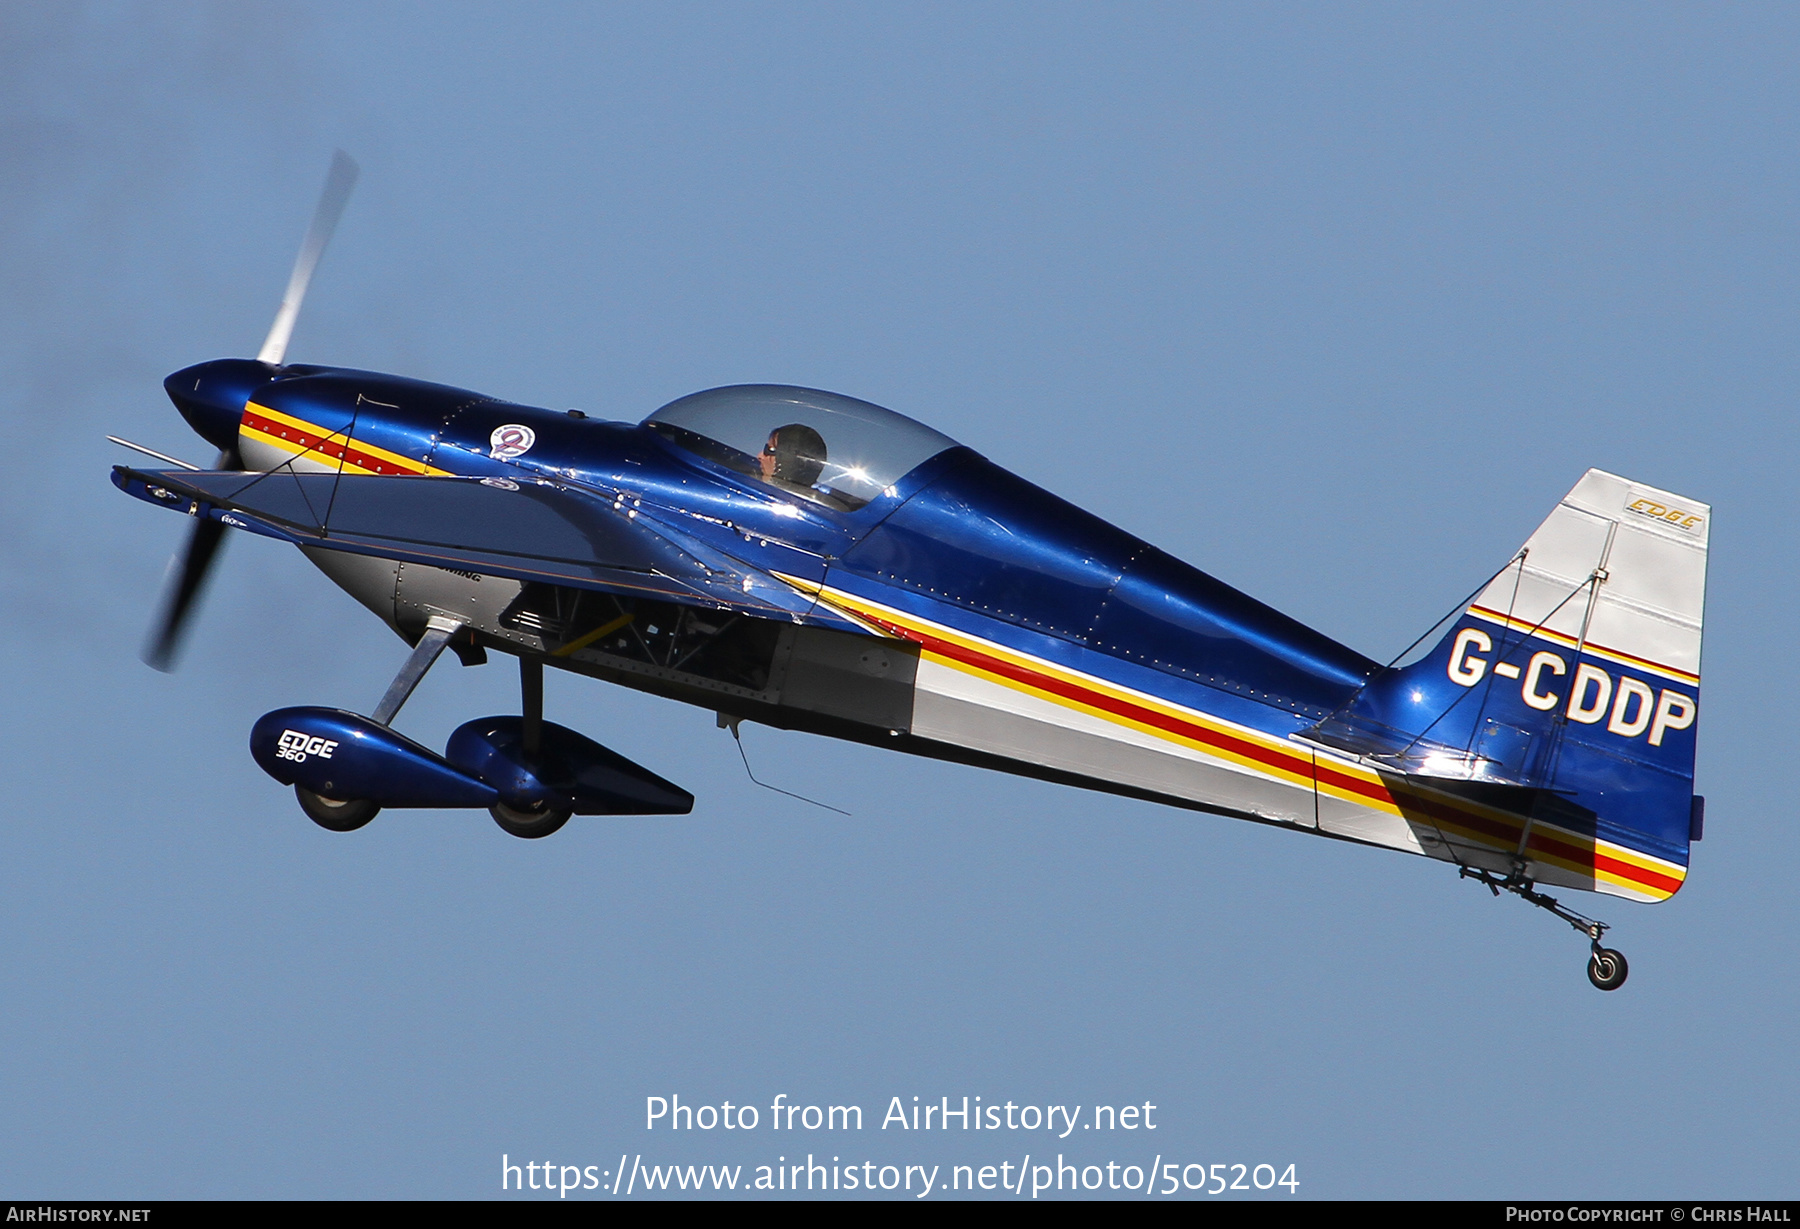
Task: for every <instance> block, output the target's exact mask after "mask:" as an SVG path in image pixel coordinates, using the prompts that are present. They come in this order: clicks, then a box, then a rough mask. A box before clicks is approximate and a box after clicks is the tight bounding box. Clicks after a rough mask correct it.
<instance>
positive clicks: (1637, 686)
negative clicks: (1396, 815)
mask: <svg viewBox="0 0 1800 1229" xmlns="http://www.w3.org/2000/svg"><path fill="white" fill-rule="evenodd" d="M1711 520H1712V509H1711V508H1710V507H1708V506H1707V505H1705V504H1702V503H1698V502H1696V501H1694V500H1690V499H1684V498H1682V497H1680V496H1677V495H1672V494H1670V493H1668V492H1666V491H1659V490H1656V489H1655V488H1653V487H1647V486H1644V485H1642V484H1640V483H1635V482H1630V481H1628V480H1626V479H1624V478H1618V477H1615V476H1614V475H1612V474H1607V473H1603V472H1601V471H1600V470H1597V469H1591V470H1589V471H1588V472H1587V473H1586V474H1585V475H1584V476H1583V477H1582V479H1581V481H1580V482H1578V483H1576V484H1575V489H1574V490H1572V491H1570V492H1569V493H1568V495H1566V496H1564V498H1563V500H1562V502H1561V503H1560V504H1558V505H1557V507H1556V509H1555V510H1554V511H1553V512H1551V513H1550V516H1549V518H1548V519H1546V520H1545V521H1544V523H1543V524H1542V525H1540V526H1538V529H1537V532H1536V533H1534V534H1532V535H1531V539H1530V540H1529V541H1528V542H1526V543H1525V546H1524V547H1523V548H1522V549H1521V550H1520V551H1519V553H1518V555H1516V556H1515V557H1514V559H1513V561H1512V562H1511V563H1510V564H1508V565H1507V566H1506V567H1505V568H1503V569H1502V570H1501V571H1500V572H1499V573H1498V574H1497V575H1495V577H1494V578H1493V579H1492V580H1491V581H1490V582H1489V583H1488V584H1487V586H1486V587H1485V588H1483V589H1482V591H1481V592H1480V594H1479V595H1478V596H1477V597H1476V598H1475V599H1474V601H1472V602H1471V603H1470V604H1469V605H1468V606H1467V607H1466V608H1464V609H1463V610H1462V612H1461V613H1460V614H1459V615H1458V617H1457V618H1456V620H1455V622H1454V624H1453V625H1452V626H1451V628H1450V631H1449V633H1448V634H1447V635H1445V637H1444V638H1443V639H1442V640H1441V641H1440V642H1439V643H1438V645H1437V647H1436V648H1435V649H1434V650H1433V651H1432V652H1431V653H1430V654H1428V655H1427V656H1426V657H1425V658H1423V659H1421V660H1420V661H1418V662H1416V663H1414V664H1412V665H1410V666H1405V667H1402V668H1398V669H1389V670H1386V671H1383V672H1381V673H1380V674H1377V675H1376V676H1375V677H1374V678H1373V679H1371V680H1370V682H1369V684H1368V685H1367V686H1366V687H1364V688H1363V690H1362V691H1361V692H1359V693H1358V695H1357V697H1356V698H1355V699H1354V700H1353V701H1352V702H1351V703H1350V704H1349V705H1347V706H1346V707H1345V709H1344V710H1343V711H1341V712H1339V713H1336V714H1334V715H1333V716H1332V717H1331V718H1329V719H1327V720H1326V721H1325V722H1322V723H1320V725H1319V726H1318V727H1316V728H1315V730H1314V731H1313V732H1312V734H1311V736H1312V737H1315V738H1316V740H1317V741H1320V742H1324V743H1328V744H1330V745H1333V746H1336V747H1339V748H1340V749H1343V750H1348V751H1353V752H1355V753H1357V754H1359V755H1362V756H1365V757H1367V758H1368V759H1369V760H1371V761H1374V762H1375V763H1378V764H1381V765H1382V766H1383V767H1384V768H1385V769H1390V770H1391V771H1393V772H1396V773H1399V774H1402V775H1404V776H1405V777H1406V778H1407V781H1406V783H1405V784H1406V788H1408V789H1412V788H1426V789H1432V790H1438V791H1441V792H1448V793H1450V794H1452V795H1456V796H1460V797H1465V798H1475V797H1479V798H1480V799H1481V800H1482V802H1483V807H1484V808H1485V809H1491V808H1492V807H1493V806H1495V805H1499V806H1500V807H1501V808H1502V809H1504V810H1509V811H1511V812H1513V813H1514V814H1516V815H1519V816H1522V817H1524V819H1523V824H1522V827H1521V825H1520V824H1519V823H1514V824H1513V825H1512V827H1511V829H1510V835H1508V833H1507V832H1505V831H1499V832H1494V833H1490V834H1489V836H1490V837H1491V838H1493V839H1480V838H1479V837H1477V838H1475V839H1474V840H1473V844H1472V845H1470V846H1469V847H1470V848H1476V847H1486V848H1489V849H1492V848H1499V847H1500V846H1503V845H1504V844H1505V843H1506V842H1507V841H1508V840H1511V839H1514V838H1516V839H1517V842H1518V847H1517V849H1515V850H1514V851H1513V857H1514V858H1516V859H1517V860H1518V861H1521V862H1526V863H1528V869H1527V873H1530V874H1532V875H1533V877H1534V878H1540V879H1544V880H1546V881H1549V882H1561V883H1565V884H1569V885H1570V886H1577V887H1587V888H1593V889H1596V890H1599V891H1605V892H1611V893H1614V894H1616V895H1624V896H1632V897H1637V898H1640V899H1663V898H1665V897H1667V896H1670V895H1673V894H1674V892H1675V890H1676V889H1677V888H1679V887H1680V885H1681V880H1682V878H1683V877H1685V874H1686V867H1687V862H1688V842H1689V836H1690V823H1691V822H1692V820H1691V816H1693V815H1695V814H1697V811H1698V808H1697V806H1696V804H1695V802H1694V798H1693V782H1694V746H1695V735H1696V733H1697V728H1698V727H1697V720H1698V717H1699V711H1700V625H1701V613H1702V607H1703V603H1704V598H1705V590H1706V547H1707V537H1708V533H1709V530H1710V528H1711ZM1508 787H1510V792H1509V788H1508ZM1508 798H1510V799H1512V800H1513V801H1512V802H1511V803H1507V802H1505V801H1500V802H1498V803H1497V802H1496V801H1495V800H1496V799H1500V800H1505V799H1508ZM1403 810H1404V807H1403ZM1534 817H1542V818H1541V819H1540V818H1534ZM1477 827H1479V825H1477ZM1534 828H1535V829H1536V832H1535V833H1534ZM1557 833H1563V834H1564V836H1566V837H1567V838H1569V839H1563V838H1562V837H1559V836H1557V835H1556V834H1557ZM1441 835H1443V834H1441V833H1440V836H1441ZM1445 839H1446V840H1449V841H1450V843H1452V844H1468V842H1467V841H1464V840H1463V839H1462V838H1455V839H1452V838H1449V837H1446V838H1445ZM1559 841H1560V842H1561V844H1560V845H1559V844H1558V842H1559ZM1571 841H1572V842H1573V844H1572V845H1571ZM1571 849H1573V850H1574V853H1573V854H1571ZM1450 856H1456V854H1455V853H1454V852H1452V853H1451V854H1450ZM1471 860H1472V861H1477V862H1479V861H1485V860H1486V859H1480V858H1471Z"/></svg>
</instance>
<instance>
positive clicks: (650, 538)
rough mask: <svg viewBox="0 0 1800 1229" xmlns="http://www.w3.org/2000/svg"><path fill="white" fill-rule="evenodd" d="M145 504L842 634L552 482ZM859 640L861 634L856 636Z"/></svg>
mask: <svg viewBox="0 0 1800 1229" xmlns="http://www.w3.org/2000/svg"><path fill="white" fill-rule="evenodd" d="M113 484H114V485H115V486H117V487H118V488H119V489H120V490H122V491H124V492H125V493H126V494H128V495H133V496H135V497H137V498H139V499H142V500H144V501H145V502H147V503H153V504H157V505H159V506H162V507H168V508H174V509H176V510H178V511H182V512H187V513H189V514H190V515H194V516H204V517H209V518H211V519H213V520H216V521H218V522H220V523H222V524H225V525H229V526H231V527H233V528H237V529H245V530H249V531H250V532H252V533H257V534H261V535H263V536H264V537H271V538H275V539H278V540H280V541H283V542H290V543H293V544H294V545H297V546H309V547H317V548H322V549H325V550H336V551H343V552H346V553H348V554H355V555H372V556H376V557H379V558H383V559H398V560H402V561H404V562H407V563H421V564H426V565H429V566H431V567H439V568H451V569H456V570H460V571H469V572H479V573H482V574H484V575H493V576H504V577H510V578H512V579H516V580H526V581H540V582H546V583H550V584H559V585H572V586H575V587H577V588H584V589H599V590H604V591H607V592H612V593H621V594H628V595H631V596H638V597H649V598H655V599H658V600H661V601H671V602H680V603H683V604H688V605H695V604H698V605H704V606H709V607H714V608H717V609H725V610H732V611H736V612H737V613H740V614H745V615H750V616H753V617H760V618H781V619H783V620H787V619H794V620H805V621H807V622H819V623H825V624H829V625H832V626H844V627H846V628H851V627H853V625H851V624H849V623H848V622H847V621H845V620H843V619H842V618H840V617H839V616H837V615H835V614H833V613H832V612H830V611H829V610H827V609H825V608H820V607H818V606H817V604H816V602H815V600H814V598H813V597H812V595H810V594H807V593H802V592H799V591H797V590H796V589H795V588H794V587H793V586H792V585H789V584H787V583H785V582H783V581H781V580H778V579H776V578H775V577H773V576H770V575H769V574H768V573H766V572H763V571H760V570H758V569H756V568H753V567H751V566H749V565H748V564H745V563H744V562H742V561H741V560H738V559H735V558H732V557H731V556H728V555H725V554H723V553H722V552H720V551H717V550H715V549H713V548H712V547H709V546H707V545H705V544H704V543H701V542H697V541H694V540H692V539H690V538H686V537H683V536H681V535H679V534H677V533H676V532H674V531H672V530H671V529H670V528H669V527H668V526H666V525H657V526H655V527H652V526H651V525H650V524H649V523H648V522H647V521H646V520H645V519H644V518H640V517H638V516H637V515H636V514H635V511H634V510H633V509H628V508H626V507H625V506H624V505H623V503H622V501H616V500H608V499H604V498H602V497H600V496H598V495H594V494H590V493H588V492H585V491H581V490H578V489H576V488H574V487H572V486H569V485H565V484H563V483H559V482H553V481H550V480H548V479H541V478H538V479H525V480H523V481H516V482H515V481H511V480H504V479H492V478H490V479H480V478H466V477H419V476H411V475H407V476H373V475H361V474H345V475H341V476H340V475H338V474H329V473H327V474H306V473H295V472H293V471H291V470H278V471H275V472H272V473H249V472H236V471H205V472H199V473H194V472H189V471H186V470H139V469H133V468H130V467H128V466H115V467H114V469H113ZM857 630H860V629H857Z"/></svg>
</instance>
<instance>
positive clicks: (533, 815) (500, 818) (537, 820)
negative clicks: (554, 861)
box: [488, 802, 569, 841]
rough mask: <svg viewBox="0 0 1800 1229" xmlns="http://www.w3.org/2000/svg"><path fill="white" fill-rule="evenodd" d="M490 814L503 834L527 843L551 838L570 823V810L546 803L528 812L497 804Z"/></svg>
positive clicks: (502, 803) (492, 807) (500, 803)
mask: <svg viewBox="0 0 1800 1229" xmlns="http://www.w3.org/2000/svg"><path fill="white" fill-rule="evenodd" d="M488 814H489V815H492V816H493V817H494V822H495V823H497V824H499V825H500V830H501V831H502V832H504V833H506V834H508V835H509V836H516V837H519V838H521V839H522V840H527V841H535V840H537V839H538V838H539V837H542V836H549V835H550V834H551V833H552V832H555V831H556V830H557V829H558V828H560V827H562V826H563V825H564V824H566V823H568V822H569V812H568V810H567V809H565V808H563V807H559V806H556V805H554V804H552V803H544V804H543V805H542V806H540V807H538V808H537V809H536V810H532V811H526V810H520V809H519V808H518V807H509V806H507V805H506V804H505V803H504V802H496V803H495V804H494V805H493V806H491V807H489V808H488Z"/></svg>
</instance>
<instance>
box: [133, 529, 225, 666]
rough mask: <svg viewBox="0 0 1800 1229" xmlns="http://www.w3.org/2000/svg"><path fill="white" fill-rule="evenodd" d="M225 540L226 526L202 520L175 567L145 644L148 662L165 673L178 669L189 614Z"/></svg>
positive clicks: (145, 657)
mask: <svg viewBox="0 0 1800 1229" xmlns="http://www.w3.org/2000/svg"><path fill="white" fill-rule="evenodd" d="M224 539H225V526H223V525H221V524H220V523H219V522H218V521H214V520H201V521H197V522H195V524H194V531H193V533H192V534H190V535H189V536H188V540H187V549H186V550H185V551H183V552H182V554H181V557H180V559H179V561H178V563H177V567H176V568H174V569H172V570H171V571H172V574H171V576H170V585H169V588H168V589H167V590H166V592H165V596H164V599H163V608H162V616H161V618H159V619H158V620H157V622H156V631H155V632H154V633H152V634H151V637H150V639H149V640H148V641H147V642H146V643H145V645H144V664H145V665H148V666H151V667H153V668H154V669H157V670H161V671H162V672H163V673H164V674H167V673H168V672H169V671H171V670H173V669H174V668H175V658H176V656H177V654H178V653H179V652H180V650H181V639H182V635H183V633H185V632H186V630H187V623H188V617H189V615H190V614H191V613H192V612H193V609H194V602H195V599H196V598H198V597H199V596H200V590H201V589H202V588H203V587H204V586H205V584H206V577H207V574H208V573H209V572H210V571H211V569H212V564H213V560H214V559H215V558H216V557H217V556H218V552H219V543H221V542H222V541H224Z"/></svg>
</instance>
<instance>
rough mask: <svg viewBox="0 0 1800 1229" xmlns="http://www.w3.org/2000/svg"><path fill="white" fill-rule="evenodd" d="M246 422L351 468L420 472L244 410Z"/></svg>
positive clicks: (268, 433)
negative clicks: (353, 466)
mask: <svg viewBox="0 0 1800 1229" xmlns="http://www.w3.org/2000/svg"><path fill="white" fill-rule="evenodd" d="M243 422H244V425H245V426H246V427H249V428H251V429H252V430H255V431H261V432H263V433H264V434H265V435H273V436H276V437H277V438H279V439H283V440H286V441H287V442H288V443H290V444H298V445H300V446H301V447H302V448H304V449H305V450H306V451H308V452H316V453H318V454H319V455H321V456H325V457H329V458H331V459H332V460H334V461H343V462H345V463H346V464H349V465H355V466H359V467H361V468H363V469H368V470H373V471H375V472H376V473H378V474H416V473H418V472H419V471H417V470H414V469H404V468H402V467H400V466H398V465H395V464H394V463H393V462H392V461H384V460H382V459H381V458H380V457H376V456H371V455H370V454H369V453H366V452H364V451H363V450H362V449H360V448H357V447H356V446H354V445H349V446H346V445H342V444H332V443H327V442H326V441H327V440H328V439H329V438H330V437H329V436H324V435H315V434H312V433H311V432H307V431H302V430H300V429H299V428H297V427H292V426H289V425H288V424H287V423H281V422H275V421H274V420H272V419H268V418H264V417H263V416H262V415H260V414H256V413H253V412H252V411H250V410H249V409H246V410H245V411H244V419H243Z"/></svg>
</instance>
